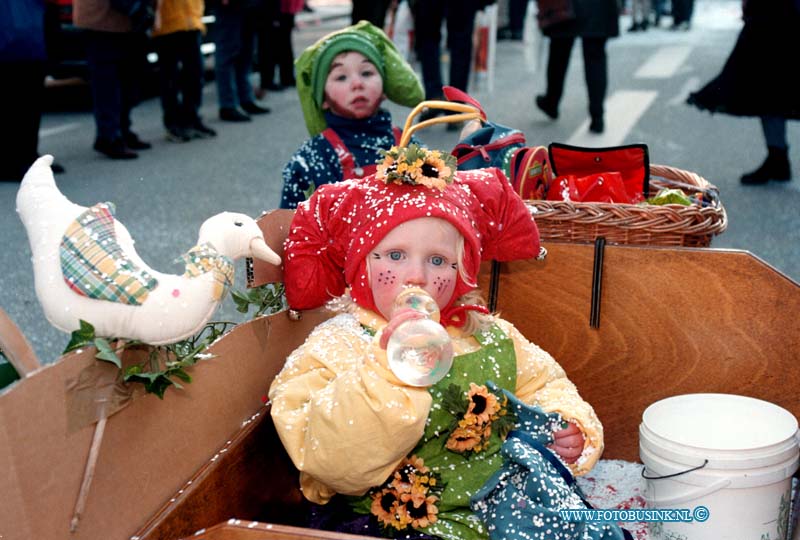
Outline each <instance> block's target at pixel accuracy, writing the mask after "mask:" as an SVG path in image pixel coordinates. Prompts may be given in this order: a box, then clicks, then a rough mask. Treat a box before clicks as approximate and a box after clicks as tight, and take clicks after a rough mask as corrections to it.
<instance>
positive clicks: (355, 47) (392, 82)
mask: <svg viewBox="0 0 800 540" xmlns="http://www.w3.org/2000/svg"><path fill="white" fill-rule="evenodd" d="M345 51H356V52H359V53H361V54H363V55H364V56H365V57H367V59H369V61H370V62H372V63H373V64H374V65H375V67H376V68H377V69H378V72H379V73H380V74H381V78H382V79H383V93H384V94H386V97H387V99H389V100H390V101H393V102H395V103H398V104H400V105H405V106H407V107H413V106H414V105H416V104H417V103H419V102H420V101H422V100H423V99H424V95H425V92H424V90H423V89H422V83H420V80H419V77H417V74H416V73H414V70H413V69H412V68H411V66H410V65H408V62H406V61H405V60H404V59H403V57H402V56H400V53H399V52H398V51H397V49H396V48H395V46H394V43H392V41H391V40H390V39H389V38H388V37H387V36H386V34H384V33H383V31H382V30H381V29H380V28H377V27H375V26H373V25H372V24H370V23H369V22H367V21H361V22H359V23H357V24H354V25H353V26H348V27H347V28H344V29H342V30H338V31H336V32H332V33H330V34H328V35H327V36H324V37H323V38H321V39H320V40H319V41H317V42H316V43H314V44H313V45H311V46H310V47H308V48H307V49H306V50H305V51H303V54H301V55H300V56H299V57H298V58H297V60H296V61H295V63H294V65H295V73H296V76H297V93H298V95H299V96H300V106H301V107H302V109H303V116H305V119H306V127H307V128H308V132H309V134H310V135H311V136H312V137H313V136H314V135H317V134H319V133H321V132H322V131H323V130H324V129H325V128H326V127H327V124H326V123H325V116H324V114H323V112H322V102H323V100H324V91H325V80H326V79H327V77H328V71H329V69H330V66H331V63H332V62H333V59H334V58H335V57H336V55H338V54H340V53H343V52H345Z"/></svg>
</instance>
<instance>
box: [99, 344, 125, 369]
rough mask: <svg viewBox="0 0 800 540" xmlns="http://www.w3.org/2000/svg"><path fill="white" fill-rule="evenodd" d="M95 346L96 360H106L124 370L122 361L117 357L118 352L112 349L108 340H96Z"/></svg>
mask: <svg viewBox="0 0 800 540" xmlns="http://www.w3.org/2000/svg"><path fill="white" fill-rule="evenodd" d="M94 346H95V347H97V354H96V355H94V357H95V358H97V359H98V360H105V361H106V362H111V363H112V364H114V365H115V366H117V367H118V368H119V369H122V360H120V359H119V356H117V353H116V351H114V349H112V348H111V345H110V344H109V343H108V340H106V339H103V338H95V340H94Z"/></svg>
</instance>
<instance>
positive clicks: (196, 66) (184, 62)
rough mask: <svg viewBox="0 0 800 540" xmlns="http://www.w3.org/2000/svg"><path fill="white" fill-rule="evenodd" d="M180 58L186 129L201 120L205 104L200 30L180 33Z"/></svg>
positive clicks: (182, 114) (182, 112) (183, 118)
mask: <svg viewBox="0 0 800 540" xmlns="http://www.w3.org/2000/svg"><path fill="white" fill-rule="evenodd" d="M178 36H179V37H178V40H179V43H178V46H179V58H180V62H181V74H180V81H181V95H182V97H183V102H182V104H181V122H182V123H183V126H184V127H187V126H192V125H194V124H195V123H196V122H197V121H199V120H200V116H199V111H200V105H202V103H203V54H202V52H201V51H200V44H201V36H200V31H199V30H191V31H188V32H179V33H178Z"/></svg>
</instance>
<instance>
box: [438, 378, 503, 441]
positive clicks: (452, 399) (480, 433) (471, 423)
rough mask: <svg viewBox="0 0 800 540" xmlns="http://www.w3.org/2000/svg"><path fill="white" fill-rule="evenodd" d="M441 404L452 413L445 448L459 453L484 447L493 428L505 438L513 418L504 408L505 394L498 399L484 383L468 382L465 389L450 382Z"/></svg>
mask: <svg viewBox="0 0 800 540" xmlns="http://www.w3.org/2000/svg"><path fill="white" fill-rule="evenodd" d="M465 398H466V399H465ZM443 405H444V407H445V409H446V410H447V411H448V412H449V413H450V414H452V415H453V417H454V421H453V424H452V427H451V428H450V435H449V437H448V439H447V441H446V442H445V448H447V449H448V450H451V451H453V452H457V453H459V454H466V453H469V452H472V453H477V452H480V451H482V450H485V449H486V448H487V447H488V446H489V439H490V438H491V436H492V431H493V430H494V431H496V432H497V433H498V434H499V435H500V438H501V440H502V439H505V437H506V435H507V434H508V432H509V431H510V430H511V429H513V427H514V425H515V422H516V418H515V415H514V414H513V412H510V411H509V410H508V408H507V405H508V398H505V397H504V399H503V401H502V403H501V401H500V398H498V396H497V395H496V394H495V393H493V392H491V391H490V390H489V389H488V388H487V387H486V386H484V385H477V384H475V383H470V385H469V390H468V391H466V392H464V391H462V390H461V389H460V388H459V387H458V386H456V385H454V384H451V385H450V386H449V387H448V388H447V389H446V390H445V392H444V399H443Z"/></svg>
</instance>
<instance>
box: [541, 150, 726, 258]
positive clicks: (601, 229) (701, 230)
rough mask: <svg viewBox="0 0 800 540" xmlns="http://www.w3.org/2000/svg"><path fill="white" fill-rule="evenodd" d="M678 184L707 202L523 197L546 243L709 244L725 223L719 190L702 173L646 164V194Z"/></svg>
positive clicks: (697, 245)
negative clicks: (646, 202)
mask: <svg viewBox="0 0 800 540" xmlns="http://www.w3.org/2000/svg"><path fill="white" fill-rule="evenodd" d="M664 187H679V188H681V189H683V191H684V192H687V193H698V192H702V193H703V194H704V199H707V200H709V203H708V205H707V206H706V205H705V204H704V205H703V206H700V205H697V204H693V205H690V206H683V205H679V204H668V205H664V206H655V205H635V204H616V203H588V202H587V203H573V202H564V201H544V200H527V201H526V204H528V206H529V207H530V208H531V213H532V214H533V216H534V218H535V219H536V224H537V225H538V226H539V233H540V235H541V238H542V240H544V241H561V242H572V243H580V242H587V243H589V242H594V241H595V239H597V238H599V237H601V236H603V237H605V239H606V242H608V243H609V244H633V245H651V246H689V247H708V246H709V245H711V237H712V236H714V235H716V234H720V233H722V231H724V230H725V229H726V228H727V226H728V216H727V215H726V213H725V208H723V206H722V202H721V201H720V199H719V190H718V189H717V188H716V187H715V186H714V185H712V184H710V183H709V182H707V181H706V180H705V179H704V178H703V177H701V176H699V175H697V174H695V173H692V172H688V171H684V170H681V169H676V168H674V167H667V166H664V165H651V166H650V195H649V196H653V195H655V194H656V193H657V192H658V191H659V190H660V189H661V188H664Z"/></svg>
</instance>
